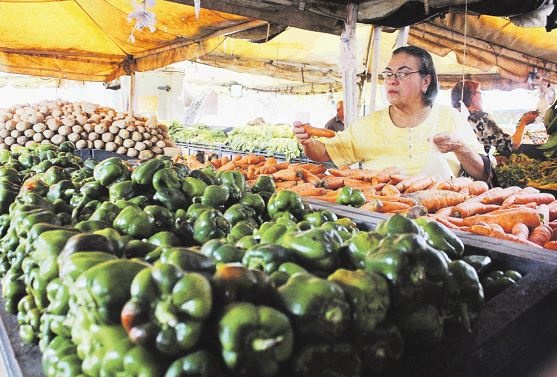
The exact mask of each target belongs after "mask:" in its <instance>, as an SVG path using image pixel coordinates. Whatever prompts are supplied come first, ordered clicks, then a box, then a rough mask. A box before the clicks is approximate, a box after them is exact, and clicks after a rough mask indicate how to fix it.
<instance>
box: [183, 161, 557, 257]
mask: <svg viewBox="0 0 557 377" xmlns="http://www.w3.org/2000/svg"><path fill="white" fill-rule="evenodd" d="M190 162H191V163H193V164H194V165H195V166H197V167H200V166H202V163H201V162H199V161H198V160H197V159H195V160H194V161H191V159H189V158H188V159H187V160H186V161H185V163H186V164H187V163H190ZM207 164H209V165H210V166H213V167H215V168H216V169H217V170H219V171H239V172H242V174H243V175H244V176H245V177H246V178H247V179H248V184H253V182H255V180H256V179H257V178H258V177H260V176H268V177H270V178H269V179H271V180H272V181H273V183H274V184H275V185H276V187H277V189H279V190H284V189H287V190H291V191H294V192H297V193H298V194H300V195H302V196H304V197H310V198H314V199H318V200H323V201H326V202H331V203H338V204H343V205H349V206H352V207H360V208H362V209H366V210H370V211H373V212H379V213H405V214H409V215H411V216H413V217H419V216H423V215H427V216H428V217H429V218H431V219H435V220H437V221H439V222H441V223H443V224H445V225H446V226H448V227H451V228H453V229H458V230H462V231H466V232H472V233H476V234H481V235H486V236H490V237H495V238H499V239H505V240H509V241H514V242H519V243H523V244H527V245H530V246H534V247H545V248H548V249H553V250H555V249H556V247H557V245H556V243H557V242H556V240H557V231H556V230H555V229H557V201H556V200H555V197H554V195H553V194H549V193H541V192H540V191H539V190H538V189H536V188H534V187H526V188H524V189H522V188H520V187H518V186H510V187H508V188H505V189H503V188H501V187H496V188H493V189H489V187H488V186H487V184H486V183H485V182H482V181H474V180H472V179H471V178H468V177H458V178H451V179H447V180H442V181H436V180H435V179H433V178H431V177H428V176H425V175H421V174H420V175H415V176H402V175H401V174H400V171H399V169H398V168H396V167H390V168H386V169H383V170H381V171H374V170H366V169H332V168H329V169H327V168H326V167H325V166H324V165H320V164H313V163H309V164H297V163H296V164H295V163H290V162H288V161H283V162H279V161H277V160H276V159H275V158H273V157H270V158H265V157H264V156H258V155H248V156H240V155H236V156H233V157H232V159H230V158H228V157H222V158H212V159H210V160H209V161H208V162H207ZM542 164H545V165H547V166H549V167H551V166H552V165H554V163H553V162H550V161H547V162H544V163H542ZM538 167H540V165H538ZM511 169H514V168H513V167H511ZM539 171H540V172H542V174H543V172H544V171H546V170H545V169H540V170H539ZM547 171H551V173H549V174H555V170H554V169H551V168H549V169H547ZM515 226H516V229H515ZM519 229H520V231H519Z"/></svg>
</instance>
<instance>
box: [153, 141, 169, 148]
mask: <svg viewBox="0 0 557 377" xmlns="http://www.w3.org/2000/svg"><path fill="white" fill-rule="evenodd" d="M155 145H156V146H157V147H159V148H164V147H166V143H165V142H164V140H159V141H157V142H156V143H155Z"/></svg>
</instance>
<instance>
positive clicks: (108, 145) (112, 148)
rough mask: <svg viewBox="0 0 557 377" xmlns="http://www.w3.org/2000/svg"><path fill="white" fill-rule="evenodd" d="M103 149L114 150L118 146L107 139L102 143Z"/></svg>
mask: <svg viewBox="0 0 557 377" xmlns="http://www.w3.org/2000/svg"><path fill="white" fill-rule="evenodd" d="M104 149H106V150H107V151H109V152H114V151H116V149H118V146H117V145H116V143H114V142H112V141H109V142H108V143H106V144H105V145H104Z"/></svg>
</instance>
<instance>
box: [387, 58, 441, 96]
mask: <svg viewBox="0 0 557 377" xmlns="http://www.w3.org/2000/svg"><path fill="white" fill-rule="evenodd" d="M419 69H420V61H419V60H418V58H416V57H414V56H412V55H408V54H405V53H400V54H396V55H393V57H392V58H391V61H390V62H389V64H388V65H387V68H385V71H387V72H392V73H393V74H395V75H393V76H392V77H390V78H386V79H385V81H384V83H385V88H386V91H387V99H388V100H389V102H390V103H391V105H394V106H407V105H418V104H423V93H424V92H425V91H426V90H427V88H428V86H429V84H430V82H431V76H430V75H427V76H425V77H424V76H422V75H421V74H420V73H419V72H418V71H419ZM401 72H403V73H406V75H404V77H403V78H399V77H397V76H396V73H401Z"/></svg>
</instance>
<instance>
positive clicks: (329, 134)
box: [302, 123, 336, 137]
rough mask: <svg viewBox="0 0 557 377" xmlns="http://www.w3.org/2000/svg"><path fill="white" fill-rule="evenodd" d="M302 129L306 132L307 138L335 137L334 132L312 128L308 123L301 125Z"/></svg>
mask: <svg viewBox="0 0 557 377" xmlns="http://www.w3.org/2000/svg"><path fill="white" fill-rule="evenodd" d="M302 127H303V128H304V131H305V132H306V134H308V135H309V136H315V137H334V136H335V135H336V132H335V131H332V130H327V129H325V128H317V127H313V126H311V125H310V124H309V123H304V124H302Z"/></svg>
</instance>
